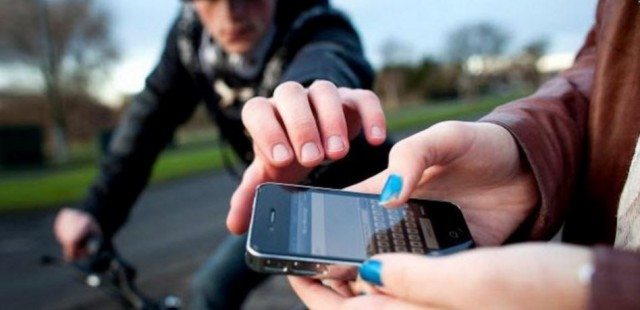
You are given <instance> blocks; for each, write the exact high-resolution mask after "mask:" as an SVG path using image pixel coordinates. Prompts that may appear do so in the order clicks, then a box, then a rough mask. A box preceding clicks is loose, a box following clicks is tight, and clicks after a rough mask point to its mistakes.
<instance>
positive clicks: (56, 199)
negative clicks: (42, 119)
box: [0, 94, 520, 211]
mask: <svg viewBox="0 0 640 310" xmlns="http://www.w3.org/2000/svg"><path fill="white" fill-rule="evenodd" d="M518 97H520V94H514V95H509V96H493V97H487V98H484V99H480V100H478V101H476V102H472V103H464V102H459V101H458V102H456V101H452V102H446V103H437V104H435V103H434V104H430V105H415V106H409V107H403V108H401V109H396V110H390V111H387V125H388V128H389V131H390V132H393V131H401V130H407V129H412V128H416V127H426V126H428V125H431V124H433V123H436V122H439V121H443V120H449V119H467V118H470V117H477V116H479V115H481V114H484V113H487V112H489V111H490V110H492V109H493V108H494V107H496V106H497V105H500V104H502V103H504V102H508V101H510V100H513V99H515V98H518ZM187 139H189V138H188V137H187ZM205 139H210V136H208V137H207V136H206V135H204V136H203V137H201V136H197V137H194V138H193V139H192V140H194V141H196V142H197V143H196V144H198V146H194V147H184V145H181V147H180V148H179V149H176V150H169V151H167V152H165V153H164V154H163V155H162V156H161V157H160V159H159V160H158V162H157V163H156V165H155V167H154V171H153V176H152V182H159V181H165V180H170V179H176V178H180V177H184V176H188V175H193V174H196V173H201V172H205V171H212V170H215V169H220V167H222V155H221V152H220V150H219V149H218V148H216V147H214V143H208V144H204V145H205V146H203V144H202V143H200V142H202V141H201V140H203V141H204V140H205ZM91 152H95V151H91V150H90V149H89V148H84V149H82V153H83V155H84V156H82V157H85V156H90V155H85V154H91ZM89 160H90V159H89ZM93 161H95V159H94V160H93ZM96 174H97V166H96V165H95V164H94V163H92V162H87V161H83V163H81V164H76V165H71V166H69V167H67V168H64V169H44V170H40V171H27V172H24V173H17V174H16V173H11V175H10V176H8V177H7V176H5V177H4V178H3V179H0V211H16V210H29V209H42V208H51V207H59V206H60V205H64V204H68V203H72V202H74V201H78V200H79V199H81V198H82V197H83V196H84V195H85V194H86V191H87V188H88V186H89V185H90V184H91V182H93V180H94V179H95V177H96Z"/></svg>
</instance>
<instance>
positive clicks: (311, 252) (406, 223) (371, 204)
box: [256, 185, 470, 262]
mask: <svg viewBox="0 0 640 310" xmlns="http://www.w3.org/2000/svg"><path fill="white" fill-rule="evenodd" d="M273 186H280V187H281V190H280V191H270V192H271V193H272V195H276V193H280V194H278V195H283V192H286V196H287V198H286V199H285V198H284V197H282V198H281V199H278V200H279V201H280V204H281V203H288V206H287V207H285V208H279V210H280V212H283V211H284V212H288V216H286V218H288V225H286V226H287V227H286V228H284V227H282V228H284V229H283V231H282V234H280V236H282V237H285V236H286V238H281V239H286V240H287V242H286V243H285V244H282V243H283V242H279V246H277V248H279V249H278V250H276V251H275V252H284V253H276V254H285V253H287V254H293V255H297V256H306V257H324V258H337V259H341V260H349V261H355V262H360V261H364V260H366V259H367V258H368V257H370V256H372V255H375V254H377V253H386V252H412V253H419V254H426V253H429V252H430V251H435V250H440V249H442V248H443V247H450V246H453V245H455V244H459V243H462V242H465V241H468V240H470V234H469V232H468V229H467V227H466V224H465V223H464V219H463V217H462V214H461V212H460V211H459V209H458V208H457V207H456V206H455V205H453V204H451V203H448V202H442V201H426V200H410V201H409V203H407V204H405V205H403V206H401V207H399V208H394V209H390V208H384V207H381V206H380V205H379V204H378V197H377V196H376V195H369V194H359V193H352V192H344V191H334V190H324V189H315V188H303V187H288V186H282V185H273ZM258 200H260V199H259V198H258ZM280 206H281V205H280ZM256 212H257V210H256ZM281 223H283V224H284V222H281ZM282 228H281V229H282ZM272 230H273V229H272ZM267 235H268V234H267ZM274 236H275V235H274ZM262 237H264V238H266V237H265V236H262ZM281 241H284V240H281ZM271 242H272V244H273V241H271ZM263 248H264V247H263ZM273 250H275V248H274V249H273Z"/></svg>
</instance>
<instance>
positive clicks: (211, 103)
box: [79, 0, 390, 237]
mask: <svg viewBox="0 0 640 310" xmlns="http://www.w3.org/2000/svg"><path fill="white" fill-rule="evenodd" d="M274 19H275V20H274V24H273V26H274V27H273V28H274V32H273V34H272V38H271V39H270V40H269V41H268V42H267V43H268V44H267V46H266V47H265V48H263V49H261V51H260V53H263V54H261V55H259V56H260V59H263V60H264V61H263V62H262V63H259V64H258V71H257V74H255V75H254V76H253V77H250V78H247V77H243V76H239V75H238V74H235V73H234V72H233V70H229V68H228V64H227V63H226V62H224V61H221V62H218V63H215V64H214V65H213V67H212V66H206V65H205V64H203V62H202V59H201V57H198V55H199V54H200V52H201V49H202V48H203V44H202V40H203V38H205V39H208V38H209V36H208V35H206V33H203V32H204V31H205V30H204V29H203V25H202V24H201V23H200V21H199V19H198V18H197V16H196V14H195V11H194V9H193V7H191V5H189V4H186V5H185V6H183V8H182V11H181V13H180V14H179V16H178V18H177V19H176V21H175V23H174V24H173V26H172V27H171V30H170V31H169V35H168V37H167V39H166V44H165V49H164V51H163V53H162V56H161V59H160V62H159V63H158V65H157V66H156V67H155V69H154V70H153V72H152V73H151V74H150V75H149V76H148V77H147V79H146V84H145V88H144V90H143V91H142V92H141V93H140V94H138V95H137V96H136V97H135V98H134V100H133V103H132V104H131V106H130V107H129V108H128V110H127V111H126V113H125V115H124V116H123V118H122V120H121V122H120V124H119V125H118V127H117V129H116V131H115V134H114V138H113V139H112V141H111V144H110V146H109V152H108V155H107V156H106V158H105V160H104V161H103V163H102V165H101V169H100V174H99V176H98V178H97V180H96V181H95V183H94V184H93V186H92V187H91V188H90V190H89V194H88V196H87V198H86V199H85V200H84V201H83V202H82V203H81V204H80V206H79V207H80V208H82V209H84V210H85V211H87V212H89V213H90V214H92V215H93V216H94V218H95V219H96V220H97V222H98V224H99V225H100V227H101V228H102V230H103V233H104V234H105V235H106V236H108V237H109V236H111V235H113V234H114V233H115V232H116V231H117V230H118V228H119V227H120V226H121V225H122V224H123V223H124V221H125V220H126V218H127V215H128V213H129V211H130V209H131V207H132V205H133V204H134V203H135V201H136V199H137V198H138V196H139V194H140V192H141V191H142V190H143V188H144V187H145V186H146V184H147V182H148V180H149V177H150V173H151V170H152V167H153V164H154V162H155V160H156V159H157V157H158V155H159V153H160V152H161V151H162V150H163V149H164V148H165V146H166V145H167V144H168V143H169V142H170V141H171V140H172V137H173V134H174V132H175V131H176V129H177V127H178V126H179V125H181V124H182V123H184V122H186V121H187V120H188V119H189V118H190V116H191V115H192V114H193V112H194V110H195V108H196V107H197V106H198V104H199V103H201V102H203V103H204V104H205V106H206V108H207V111H208V113H209V115H210V116H211V119H212V120H213V122H214V123H215V124H216V126H217V127H218V129H219V132H220V136H221V138H222V139H223V140H225V141H226V142H227V143H228V144H229V145H230V146H231V148H232V149H233V151H234V153H235V154H236V155H237V156H238V157H239V158H240V160H241V161H242V162H243V163H245V164H247V163H249V162H251V161H252V160H253V150H252V143H251V140H250V138H249V137H248V136H247V134H246V131H245V129H244V127H243V125H242V121H241V119H240V111H241V109H242V105H243V104H244V102H245V101H246V100H247V99H249V98H250V97H252V96H255V95H260V96H267V97H270V96H271V94H272V92H273V90H274V89H275V87H276V86H277V85H279V84H280V83H282V82H285V81H296V82H299V83H301V84H303V85H309V84H311V83H312V82H313V81H314V80H317V79H323V80H328V81H331V82H333V83H334V84H336V85H338V86H344V87H351V88H370V87H371V84H372V80H373V72H372V69H371V67H370V65H369V64H368V62H367V61H366V59H365V57H364V53H363V49H362V46H361V43H360V40H359V37H358V35H357V33H356V31H355V29H354V28H353V26H352V25H351V23H350V22H349V20H348V19H347V18H346V17H345V16H344V15H343V14H342V13H340V12H338V11H336V10H334V9H332V8H331V7H330V6H329V4H328V1H323V0H311V1H299V0H279V1H278V3H277V7H276V13H275V17H274ZM214 43H215V42H214ZM216 85H218V86H220V85H222V86H220V87H217V86H216ZM220 89H228V90H229V91H228V92H229V93H232V94H242V95H241V96H236V97H233V98H232V100H231V102H228V101H229V100H225V102H224V103H223V100H221V97H222V96H223V95H224V94H221V93H220ZM245 90H246V91H245ZM224 96H227V97H228V95H224ZM389 149H390V144H389V143H387V144H385V145H384V146H383V147H377V148H374V147H370V146H368V145H367V143H366V141H365V140H364V138H363V137H358V138H356V139H355V140H354V141H352V145H351V147H350V152H349V155H348V156H347V157H346V158H344V159H342V160H340V161H337V162H335V163H332V164H330V165H325V166H322V167H320V168H318V169H316V170H315V171H314V172H312V174H311V176H310V178H309V180H307V182H306V183H307V184H313V185H318V186H326V187H343V186H347V185H349V184H353V183H355V182H357V181H359V180H362V179H364V178H366V177H368V176H370V175H372V174H374V173H376V172H378V171H380V170H382V169H383V168H384V167H385V166H386V162H387V160H386V158H387V153H388V151H389Z"/></svg>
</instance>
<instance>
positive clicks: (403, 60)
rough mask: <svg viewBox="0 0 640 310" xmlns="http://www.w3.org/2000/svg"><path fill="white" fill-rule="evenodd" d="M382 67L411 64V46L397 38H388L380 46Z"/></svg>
mask: <svg viewBox="0 0 640 310" xmlns="http://www.w3.org/2000/svg"><path fill="white" fill-rule="evenodd" d="M380 56H382V57H381V58H382V66H383V67H396V66H403V65H409V64H410V63H411V62H412V58H413V51H412V49H411V46H410V45H409V44H407V43H405V42H402V41H400V40H399V39H397V38H388V39H387V40H385V41H384V42H383V43H382V45H381V46H380Z"/></svg>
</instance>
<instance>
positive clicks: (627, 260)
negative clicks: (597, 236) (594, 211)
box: [589, 246, 640, 309]
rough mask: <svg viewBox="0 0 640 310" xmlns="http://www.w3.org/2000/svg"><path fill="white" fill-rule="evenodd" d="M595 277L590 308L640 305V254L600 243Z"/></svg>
mask: <svg viewBox="0 0 640 310" xmlns="http://www.w3.org/2000/svg"><path fill="white" fill-rule="evenodd" d="M594 257H595V262H594V263H595V266H596V268H595V272H594V274H593V278H592V280H591V296H590V299H589V308H590V309H638V307H640V294H639V293H638V292H640V254H639V253H632V252H625V251H619V250H614V249H611V248H610V247H608V246H598V247H596V248H595V251H594Z"/></svg>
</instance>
